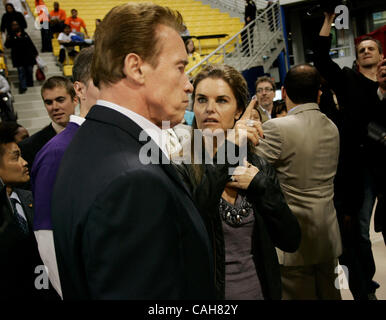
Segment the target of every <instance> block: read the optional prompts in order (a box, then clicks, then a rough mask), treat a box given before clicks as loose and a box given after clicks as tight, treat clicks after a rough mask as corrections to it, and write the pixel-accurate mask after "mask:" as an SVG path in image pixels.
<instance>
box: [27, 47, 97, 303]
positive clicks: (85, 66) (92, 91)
mask: <svg viewBox="0 0 386 320" xmlns="http://www.w3.org/2000/svg"><path fill="white" fill-rule="evenodd" d="M93 53H94V47H89V48H86V49H83V50H81V51H80V53H79V55H78V56H77V58H76V59H75V63H74V67H73V78H74V88H75V92H76V94H77V96H78V99H79V105H80V115H79V116H76V115H70V121H69V122H68V124H67V126H66V128H65V129H64V130H63V131H62V132H60V133H59V134H57V135H56V136H55V137H53V138H52V139H51V140H50V141H48V142H47V143H46V144H45V145H44V147H43V148H42V149H41V150H40V151H39V152H38V154H37V155H36V158H35V161H34V163H33V166H32V171H31V182H32V192H33V197H34V204H35V218H34V231H35V236H36V239H37V241H38V245H39V252H40V256H41V257H42V260H43V262H44V264H45V266H46V267H47V268H48V270H49V277H50V280H51V283H52V285H53V286H54V288H55V289H56V291H57V292H58V293H59V295H60V296H62V292H61V288H60V280H59V274H58V267H57V263H56V256H55V248H54V239H53V235H52V222H51V197H52V191H53V188H54V183H55V179H56V174H57V172H58V169H59V165H60V162H61V160H62V157H63V154H64V151H65V150H66V149H67V147H68V145H69V144H70V142H71V140H72V138H73V137H74V135H75V133H76V132H77V130H78V129H79V127H80V126H81V125H82V123H83V122H84V120H85V119H84V117H85V116H86V115H87V113H88V112H89V110H90V109H91V107H92V106H93V105H94V104H95V103H96V101H97V96H98V93H99V90H98V88H96V87H95V86H94V84H93V82H92V79H91V75H90V67H91V61H92V56H93Z"/></svg>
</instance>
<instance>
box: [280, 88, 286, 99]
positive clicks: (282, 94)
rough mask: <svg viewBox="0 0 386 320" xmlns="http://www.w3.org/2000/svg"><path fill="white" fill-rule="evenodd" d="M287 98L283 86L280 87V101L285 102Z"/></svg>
mask: <svg viewBox="0 0 386 320" xmlns="http://www.w3.org/2000/svg"><path fill="white" fill-rule="evenodd" d="M286 98H287V91H285V88H284V86H282V87H281V99H282V100H284V101H285V99H286Z"/></svg>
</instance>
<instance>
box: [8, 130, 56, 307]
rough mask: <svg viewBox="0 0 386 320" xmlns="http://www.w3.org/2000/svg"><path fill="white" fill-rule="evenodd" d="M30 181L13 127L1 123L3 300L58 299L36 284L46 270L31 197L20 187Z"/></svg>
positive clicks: (53, 293)
mask: <svg viewBox="0 0 386 320" xmlns="http://www.w3.org/2000/svg"><path fill="white" fill-rule="evenodd" d="M29 179H30V176H29V171H28V168H27V162H26V161H25V160H24V159H23V158H22V157H21V153H20V149H19V147H18V146H17V144H16V142H15V140H14V128H12V126H10V125H8V124H4V123H0V257H1V259H0V274H1V281H0V301H2V300H10V301H29V300H38V299H42V300H46V299H47V300H51V299H54V300H56V299H58V296H57V295H56V294H55V292H53V291H52V288H50V287H49V288H48V290H46V289H44V288H43V289H40V290H39V288H38V287H37V286H36V284H35V283H36V282H35V281H36V278H37V277H38V276H39V275H40V276H41V275H42V272H45V270H44V269H43V268H39V267H42V265H43V264H42V261H41V259H40V257H39V253H38V250H37V245H36V240H35V238H34V236H33V232H32V221H33V206H32V194H31V192H30V191H26V190H22V189H19V188H18V186H19V185H22V184H24V183H26V182H28V181H29Z"/></svg>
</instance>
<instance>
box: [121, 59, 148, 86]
mask: <svg viewBox="0 0 386 320" xmlns="http://www.w3.org/2000/svg"><path fill="white" fill-rule="evenodd" d="M143 63H144V62H143V60H142V58H141V57H140V56H139V55H137V54H135V53H129V54H128V55H126V57H125V62H124V65H123V73H124V75H125V76H126V79H127V80H130V81H132V82H134V83H137V84H143V83H144V80H145V79H144V74H143V71H142V69H141V67H142V66H143Z"/></svg>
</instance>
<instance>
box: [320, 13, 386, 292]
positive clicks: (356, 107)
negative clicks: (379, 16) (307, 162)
mask: <svg viewBox="0 0 386 320" xmlns="http://www.w3.org/2000/svg"><path fill="white" fill-rule="evenodd" d="M334 19H335V14H333V13H325V19H324V23H323V25H322V27H321V29H320V33H319V37H318V38H317V39H315V40H316V41H315V50H314V63H315V66H316V67H317V68H318V70H319V71H320V73H321V75H322V76H323V77H324V78H325V79H326V80H327V82H328V85H329V86H330V87H331V89H332V90H333V91H334V92H335V94H336V97H337V100H338V103H339V106H340V108H339V115H340V116H341V119H340V121H341V123H342V124H341V125H340V126H339V130H340V135H341V148H340V149H341V154H340V158H339V166H338V173H337V179H336V181H335V185H336V187H335V199H334V200H335V205H336V208H337V213H338V217H339V222H340V225H341V229H342V239H343V243H344V247H345V250H344V254H343V256H342V257H341V260H340V261H341V264H344V265H346V266H347V267H348V269H349V274H350V276H349V277H348V278H349V285H350V290H351V292H352V294H353V296H354V299H366V300H367V299H375V298H376V296H375V291H376V289H377V288H378V287H379V285H378V284H377V283H376V282H374V281H373V280H372V279H373V276H374V274H375V262H374V257H373V253H372V250H371V241H370V236H369V228H370V220H371V214H372V211H373V207H374V204H375V197H376V192H377V188H376V183H375V181H376V179H377V176H378V172H377V171H376V170H375V166H374V159H376V158H377V157H378V155H377V154H378V152H376V149H374V148H373V144H372V142H371V139H370V138H369V137H368V136H367V126H368V124H369V123H370V122H372V121H377V120H378V119H380V118H382V115H381V113H380V112H379V110H382V109H383V108H384V107H381V106H379V105H380V104H381V100H382V99H384V97H385V95H386V88H383V89H382V83H381V82H378V81H377V68H378V65H379V64H380V63H381V62H382V61H385V60H383V53H382V46H381V44H380V43H379V42H378V41H377V40H375V39H372V38H369V37H365V38H363V39H362V40H361V41H360V42H359V43H358V44H357V46H356V57H357V59H356V62H357V66H358V70H353V69H351V68H347V67H344V68H340V67H339V66H338V65H337V64H336V63H335V62H334V61H333V60H332V59H331V57H330V55H329V51H330V47H331V37H330V31H331V25H332V23H333V21H334ZM385 62H386V61H385Z"/></svg>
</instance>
